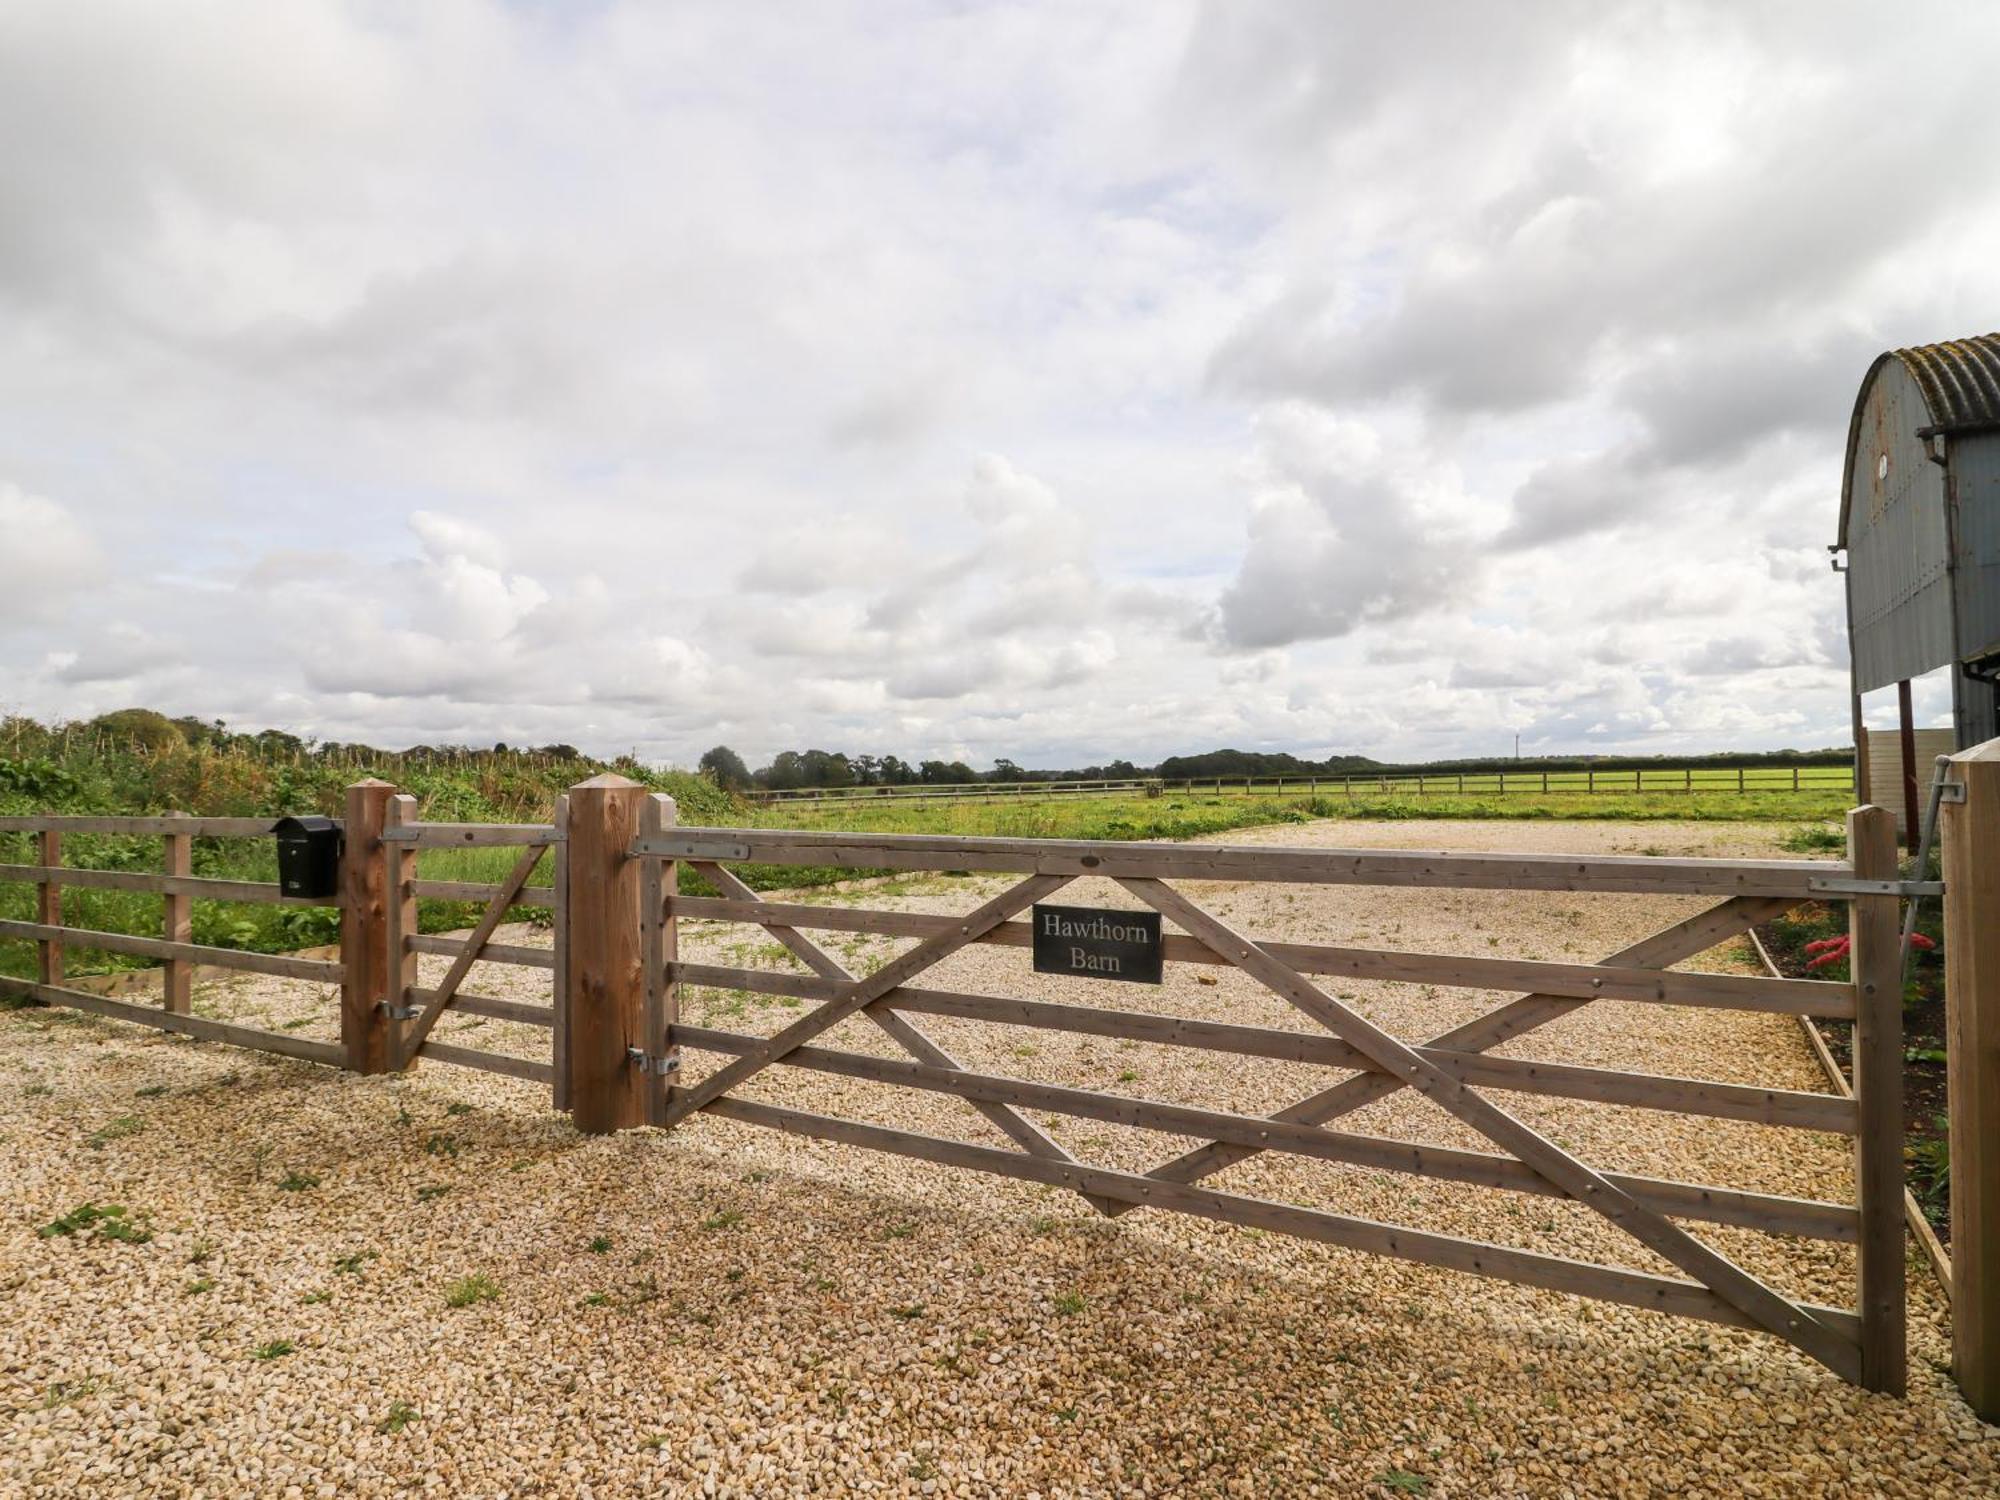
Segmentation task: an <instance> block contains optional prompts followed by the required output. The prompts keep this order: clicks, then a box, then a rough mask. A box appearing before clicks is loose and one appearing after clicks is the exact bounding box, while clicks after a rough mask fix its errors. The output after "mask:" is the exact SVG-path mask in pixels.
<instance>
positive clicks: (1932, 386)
mask: <svg viewBox="0 0 2000 1500" xmlns="http://www.w3.org/2000/svg"><path fill="white" fill-rule="evenodd" d="M1891 354H1892V357H1893V358H1895V359H1898V360H1901V361H1902V364H1903V368H1904V369H1906V370H1908V371H1909V372H1910V375H1911V378H1912V379H1914V380H1915V381H1916V382H1917V385H1918V387H1919V388H1920V389H1921V390H1922V391H1923V393H1924V404H1925V405H1927V406H1928V407H1930V409H1931V419H1932V421H1931V430H1932V431H1935V432H1977V431H1979V430H1981V429H1984V428H1989V427H2000V333H1987V334H1981V335H1979V336H1977V337H1974V338H1969V339H1947V340H1946V341H1945V342H1944V343H1942V344H1923V345H1920V346H1919V347H1917V348H1915V349H1896V350H1892V351H1891Z"/></svg>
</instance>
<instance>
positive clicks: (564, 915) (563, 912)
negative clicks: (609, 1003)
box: [549, 792, 569, 1111]
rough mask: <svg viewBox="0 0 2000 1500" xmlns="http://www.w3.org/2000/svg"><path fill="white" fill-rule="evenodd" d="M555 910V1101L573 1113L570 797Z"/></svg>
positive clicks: (561, 826)
mask: <svg viewBox="0 0 2000 1500" xmlns="http://www.w3.org/2000/svg"><path fill="white" fill-rule="evenodd" d="M555 828H556V859H555V866H556V868H555V906H554V908H553V909H552V910H551V911H550V913H549V917H550V926H551V927H553V928H554V929H555V943H554V946H555V965H556V971H555V985H554V989H555V1009H556V1016H555V1020H556V1024H555V1027H554V1035H553V1037H552V1039H551V1047H550V1053H551V1061H552V1062H553V1063H554V1065H555V1068H554V1071H555V1088H554V1089H553V1090H552V1093H553V1094H554V1098H553V1099H552V1100H551V1101H550V1102H551V1103H552V1104H554V1106H555V1107H556V1108H557V1109H559V1110H564V1111H567V1110H568V1109H569V794H568V793H567V792H565V793H564V794H563V795H562V796H560V797H558V798H556V814H555Z"/></svg>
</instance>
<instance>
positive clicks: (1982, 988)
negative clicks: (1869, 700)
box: [1939, 739, 2000, 1422]
mask: <svg viewBox="0 0 2000 1500" xmlns="http://www.w3.org/2000/svg"><path fill="white" fill-rule="evenodd" d="M1952 775H1953V779H1954V780H1955V781H1956V783H1957V784H1958V785H1959V786H1961V787H1963V788H1964V789H1965V791H1964V797H1965V800H1964V801H1962V802H1957V801H1947V802H1945V803H1944V804H1943V805H1942V806H1941V807H1940V809H1939V821H1940V823H1941V824H1942V827H1943V835H1944V845H1943V873H1944V882H1945V894H1944V926H1945V939H1944V955H1945V1029H1946V1047H1945V1055H1946V1059H1947V1061H1946V1064H1945V1067H1946V1086H1947V1089H1948V1091H1949V1092H1948V1100H1949V1102H1948V1104H1947V1106H1946V1108H1947V1111H1948V1114H1949V1118H1950V1129H1951V1343H1952V1376H1953V1378H1954V1379H1955V1380H1956V1381H1957V1382H1958V1388H1959V1390H1960V1391H1962V1392H1964V1394H1965V1399H1966V1402H1967V1404H1969V1405H1970V1406H1971V1407H1972V1409H1973V1411H1974V1412H1976V1413H1978V1415H1979V1416H1980V1418H1981V1419H1983V1420H1985V1421H1988V1422H2000V919H1996V913H2000V739H1995V740H1988V741H1987V742H1986V743H1985V744H1983V745H1978V746H1975V747H1974V748H1973V749H1970V750H1966V751H1963V752H1961V753H1960V754H1958V755H1956V756H1954V757H1953V758H1952Z"/></svg>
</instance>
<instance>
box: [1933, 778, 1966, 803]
mask: <svg viewBox="0 0 2000 1500" xmlns="http://www.w3.org/2000/svg"><path fill="white" fill-rule="evenodd" d="M1937 795H1938V801H1940V802H1963V801H1964V800H1965V783H1964V782H1962V781H1941V782H1939V783H1938V789H1937Z"/></svg>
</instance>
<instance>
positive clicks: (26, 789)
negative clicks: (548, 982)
mask: <svg viewBox="0 0 2000 1500" xmlns="http://www.w3.org/2000/svg"><path fill="white" fill-rule="evenodd" d="M0 764H4V763H0ZM223 769H224V770H226V771H227V772H228V774H227V775H220V776H217V777H215V778H213V779H212V780H209V781H201V780H197V781H195V782H194V783H192V785H194V786H196V787H202V786H207V787H212V788H216V789H217V790H213V791H210V792H209V793H207V794H205V795H195V796H189V795H185V794H184V791H183V787H182V784H181V783H174V784H172V785H171V786H168V787H167V788H166V789H165V790H164V791H163V790H162V788H161V786H160V785H159V784H157V783H156V782H153V781H145V780H140V779H139V777H140V775H141V772H140V771H138V770H135V769H134V768H133V767H132V766H128V765H124V764H122V763H121V764H118V765H113V766H108V767H91V766H80V767H79V766H68V767H65V768H63V770H62V771H61V773H60V774H57V775H47V774H44V775H42V776H41V778H40V781H41V783H42V784H39V785H37V784H33V783H31V782H30V781H29V779H28V778H26V777H22V776H18V775H17V777H16V784H15V785H14V786H12V787H11V788H8V787H6V786H5V785H4V783H0V790H4V791H6V792H7V795H0V812H30V811H60V812H71V813H83V812H96V813H141V812H153V811H158V810H160V809H162V808H163V807H169V806H182V807H186V808H188V810H190V811H194V812H197V813H202V814H209V815H238V816H242V815H263V814H265V813H270V814H271V815H273V816H275V815H276V814H277V813H278V812H280V811H284V810H299V811H307V810H314V809H324V810H327V811H337V810H338V784H339V782H341V781H344V780H349V779H353V778H354V777H355V776H357V775H358V774H359V773H356V772H344V773H342V774H341V775H340V776H338V777H336V778H333V779H328V778H325V777H317V778H314V779H312V780H310V781H307V780H303V779H300V778H297V777H296V776H292V775H286V774H284V773H282V771H281V772H277V773H274V774H273V775H272V776H271V777H270V778H269V779H268V780H267V781H259V780H258V779H257V778H256V777H254V776H251V775H250V774H249V773H248V771H246V769H245V768H244V767H242V766H240V765H230V766H226V767H224V768H223ZM594 769H597V767H595V766H579V767H577V768H573V769H567V770H564V771H563V772H562V773H561V775H562V776H564V777H567V778H569V779H581V778H582V777H583V776H585V775H588V774H590V772H591V770H594ZM45 770H46V768H45ZM392 774H393V773H392ZM1843 776H1844V773H1843ZM408 779H409V778H407V777H405V780H408ZM650 779H652V780H654V781H655V783H656V784H657V785H658V787H659V789H661V790H665V791H669V792H671V793H672V794H673V795H674V796H676V798H677V799H678V800H679V802H680V804H681V822H683V823H686V824H694V823H715V824H722V825H737V826H764V827H784V828H822V829H845V830H851V831H854V832H876V833H940V834H965V835H994V836H1003V837H1018V838H1075V839H1118V840H1130V839H1180V838H1194V837H1199V836H1201V835H1205V834H1218V833H1225V832H1227V831H1228V830H1230V829H1233V828H1250V827H1265V826H1270V825H1273V824H1285V823H1306V822H1311V821H1314V820H1316V819H1323V818H1333V819H1343V818H1355V819H1371V820H1382V819H1395V820H1407V821H1409V822H1410V823H1412V824H1413V825H1415V824H1419V823H1427V822H1450V821H1453V820H1461V819H1521V820H1538V821H1548V820H1566V819H1567V820H1589V821H1600V822H1601V821H1617V822H1643V821H1662V820H1672V821H1703V822H1709V821H1715V822H1756V823H1778V824H1787V825H1792V826H1793V827H1794V829H1795V830H1797V831H1798V832H1797V835H1796V836H1797V837H1799V838H1800V839H1803V840H1807V841H1808V842H1807V843H1804V844H1802V845H1801V847H1802V848H1803V847H1818V845H1817V844H1813V843H1812V842H1811V841H1812V840H1820V841H1824V840H1826V839H1827V837H1828V834H1827V831H1826V830H1827V825H1828V824H1829V823H1831V822H1832V821H1833V820H1837V819H1838V818H1839V817H1840V816H1841V815H1842V814H1843V813H1844V812H1845V811H1846V808H1847V805H1848V803H1849V801H1850V800H1851V798H1850V795H1849V792H1848V788H1847V783H1846V781H1845V780H1844V779H1843V780H1841V781H1840V782H1839V783H1838V784H1829V785H1823V786H1820V787H1817V788H1813V789H1808V790H1805V791H1800V792H1793V791H1792V790H1791V789H1790V782H1789V776H1787V777H1786V779H1785V783H1784V786H1783V788H1782V789H1778V788H1775V787H1774V788H1773V789H1772V790H1769V791H1752V792H1748V793H1739V792H1738V791H1737V790H1736V789H1735V784H1734V773H1733V772H1732V773H1729V775H1728V777H1727V781H1726V784H1724V783H1723V782H1719V781H1718V782H1715V783H1714V784H1713V785H1712V787H1711V789H1709V790H1702V789H1701V786H1700V783H1699V782H1698V783H1697V787H1696V790H1694V791H1693V792H1689V791H1686V790H1682V789H1679V788H1676V789H1673V790H1659V791H1645V792H1641V793H1636V794H1635V793H1632V792H1622V793H1604V792H1600V793H1598V794H1596V795H1594V796H1593V795H1587V794H1583V793H1580V792H1551V793H1549V794H1547V795H1542V794H1540V793H1539V792H1515V791H1512V790H1509V791H1508V792H1507V793H1506V795H1504V796H1501V795H1494V794H1477V793H1473V792H1468V793H1467V794H1465V795H1464V796H1459V795H1456V794H1455V793H1451V794H1440V793H1437V792H1430V793H1427V794H1426V795H1424V796H1423V797H1421V798H1419V797H1416V796H1413V795H1407V794H1404V793H1401V792H1399V791H1398V790H1396V789H1395V787H1394V784H1393V783H1392V786H1391V790H1390V791H1389V793H1388V794H1386V795H1384V794H1383V793H1382V792H1381V791H1380V790H1379V789H1376V788H1368V787H1364V786H1362V785H1359V784H1357V785H1356V786H1355V787H1353V788H1351V789H1348V790H1346V791H1343V792H1339V793H1332V794H1329V793H1327V792H1326V791H1324V790H1322V791H1321V793H1320V794H1319V795H1316V796H1315V795H1311V794H1308V793H1305V792H1304V791H1301V792H1300V793H1299V794H1287V795H1282V796H1280V795H1271V794H1260V795H1257V796H1248V797H1246V796H1244V795H1243V794H1242V792H1241V790H1240V789H1235V790H1232V789H1228V788H1225V789H1224V790H1223V791H1222V792H1221V793H1219V794H1218V793H1214V792H1209V791H1203V792H1196V793H1185V792H1176V793H1169V794H1167V795H1165V796H1161V797H1152V798H1148V797H1143V796H1138V797H1132V796H1126V797H1070V798H1065V799H1052V800H1019V801H1001V802H979V801H953V802H945V803H939V802H931V801H926V802H900V801H897V800H896V799H892V798H872V799H856V800H854V801H851V802H841V803H834V804H819V805H814V804H782V803H781V804H776V805H767V806H761V807H752V806H749V805H747V804H745V803H743V802H741V801H738V800H737V799H734V798H731V797H728V796H726V795H725V794H723V793H721V792H718V791H717V790H716V789H715V788H714V787H713V786H711V785H709V784H707V783H705V782H701V781H698V780H697V779H695V778H693V777H688V776H682V775H675V774H671V773H669V774H666V775H662V776H655V777H652V778H650ZM559 784H560V783H559V782H558V780H556V779H553V778H551V777H549V776H541V777H537V778H535V779H532V780H524V779H521V778H519V777H516V776H511V775H508V774H505V773H504V772H494V771H491V770H489V771H487V772H485V773H467V774H463V775H459V776H451V775H445V774H442V773H437V772H432V773H430V774H428V775H426V776H425V777H423V778H421V779H420V784H418V785H414V786H413V790H416V791H418V792H419V794H420V806H421V810H422V813H423V815H424V816H425V817H427V818H433V819H438V820H442V821H529V820H536V819H543V818H546V817H548V816H549V809H550V805H551V804H552V802H553V797H554V795H555V792H556V790H557V789H558V786H559ZM1807 830H1817V831H1816V832H1812V833H1808V832H1807ZM1410 838H1411V841H1412V842H1413V843H1424V844H1444V843H1449V842H1450V838H1449V835H1448V833H1447V832H1427V831H1424V830H1421V829H1419V828H1417V827H1415V826H1413V827H1412V829H1411V834H1410ZM515 856H516V851H514V850H511V849H463V850H442V851H437V852H434V853H427V854H425V855H424V856H423V859H422V874H423V876H424V877H425V878H427V879H433V880H466V881H488V882H490V881H497V880H500V879H502V878H503V877H504V876H505V875H506V873H507V871H508V869H509V868H510V867H511V866H512V864H513V861H514V859H515ZM65 860H66V862H67V863H69V864H70V865H72V866H76V867H80V868H96V869H112V870H151V871H156V870H158V869H159V868H160V860H161V845H160V841H159V840H158V839H156V838H138V837H119V836H109V835H73V836H71V837H70V838H69V840H68V841H67V845H66V848H65ZM34 862H35V853H34V848H33V841H32V838H31V837H30V836H28V835H24V834H0V863H16V864H32V863H34ZM549 865H550V862H549V861H548V860H546V859H545V860H544V862H543V864H542V866H541V868H540V869H538V871H537V872H536V875H535V877H534V879H535V881H536V882H537V883H546V882H547V880H548V879H549V878H550V867H549ZM194 867H195V868H194V872H195V874H196V875H198V876H206V877H212V878H220V879H233V880H258V881H271V880H275V879H276V878H277V876H276V861H275V853H274V850H273V848H272V846H271V844H270V843H269V842H268V841H265V840H258V839H230V840H220V839H198V840H196V841H195V851H194ZM740 873H741V874H742V875H743V877H744V879H746V880H747V881H748V882H749V883H750V884H751V885H752V886H754V887H756V888H758V889H760V890H770V889H775V888H779V887H785V886H792V887H797V886H812V885H820V884H826V883H829V882H831V881H835V880H844V879H851V878H853V875H854V872H853V871H851V870H843V869H831V868H828V869H797V868H780V867H775V866H773V867H759V866H749V867H745V868H743V869H742V870H741V871H740ZM683 889H684V890H686V891H688V892H690V893H693V894H702V893H704V892H703V886H702V882H701V881H700V879H699V877H697V876H694V875H693V874H692V873H689V874H688V875H686V876H684V877H683ZM34 895H35V891H34V887H33V886H31V885H27V884H24V883H20V882H0V917H4V918H8V919H12V920H16V921H32V920H34V908H33V903H34ZM477 914H478V908H477V907H476V906H472V905H468V904H465V903H460V902H439V901H426V902H424V903H422V907H421V911H420V924H421V928H422V930H423V931H425V932H442V931H448V930H451V929H453V928H457V927H464V926H467V925H469V924H470V923H471V922H473V921H474V920H476V918H477ZM515 915H516V917H517V918H521V919H526V918H530V917H532V916H534V915H536V913H535V912H533V911H531V910H529V909H526V908H523V909H521V910H520V911H518V912H517V913H516V914H515ZM63 920H64V922H65V923H66V924H68V925H71V926H75V927H84V928H96V929H99V930H102V931H108V932H125V933H137V934H145V935H157V934H158V932H159V930H160V929H159V923H160V901H159V898H158V897H157V896H152V895H147V894H142V893H137V892H129V891H108V890H86V889H81V888H77V887H70V888H67V889H66V890H65V891H64V892H63ZM338 931H339V922H338V916H337V914H336V913H335V912H334V911H332V910H331V909H324V908H321V909H307V908H292V907H275V906H264V905H249V904H239V903H229V902H219V901H197V902H195V903H194V940H195V941H196V942H197V943H201V944H204V945H206V946H211V947H219V948H238V949H245V950H250V951H254V952H284V951H289V950H294V949H299V948H307V947H313V946H316V945H319V944H324V943H331V942H333V941H334V940H335V938H336V937H337V935H338ZM67 957H68V967H69V972H71V973H73V974H88V973H96V972H106V971H112V970H118V969H128V968H135V967H143V966H145V964H146V962H147V961H146V960H144V959H139V958H134V957H131V956H128V955H120V954H111V953H102V952H96V951H93V950H91V949H88V948H86V947H83V946H81V945H71V946H70V947H69V950H68V955H67ZM34 962H35V955H34V947H33V945H32V944H31V943H26V942H19V941H9V940H0V975H17V976H27V975H30V974H32V972H33V969H34Z"/></svg>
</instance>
